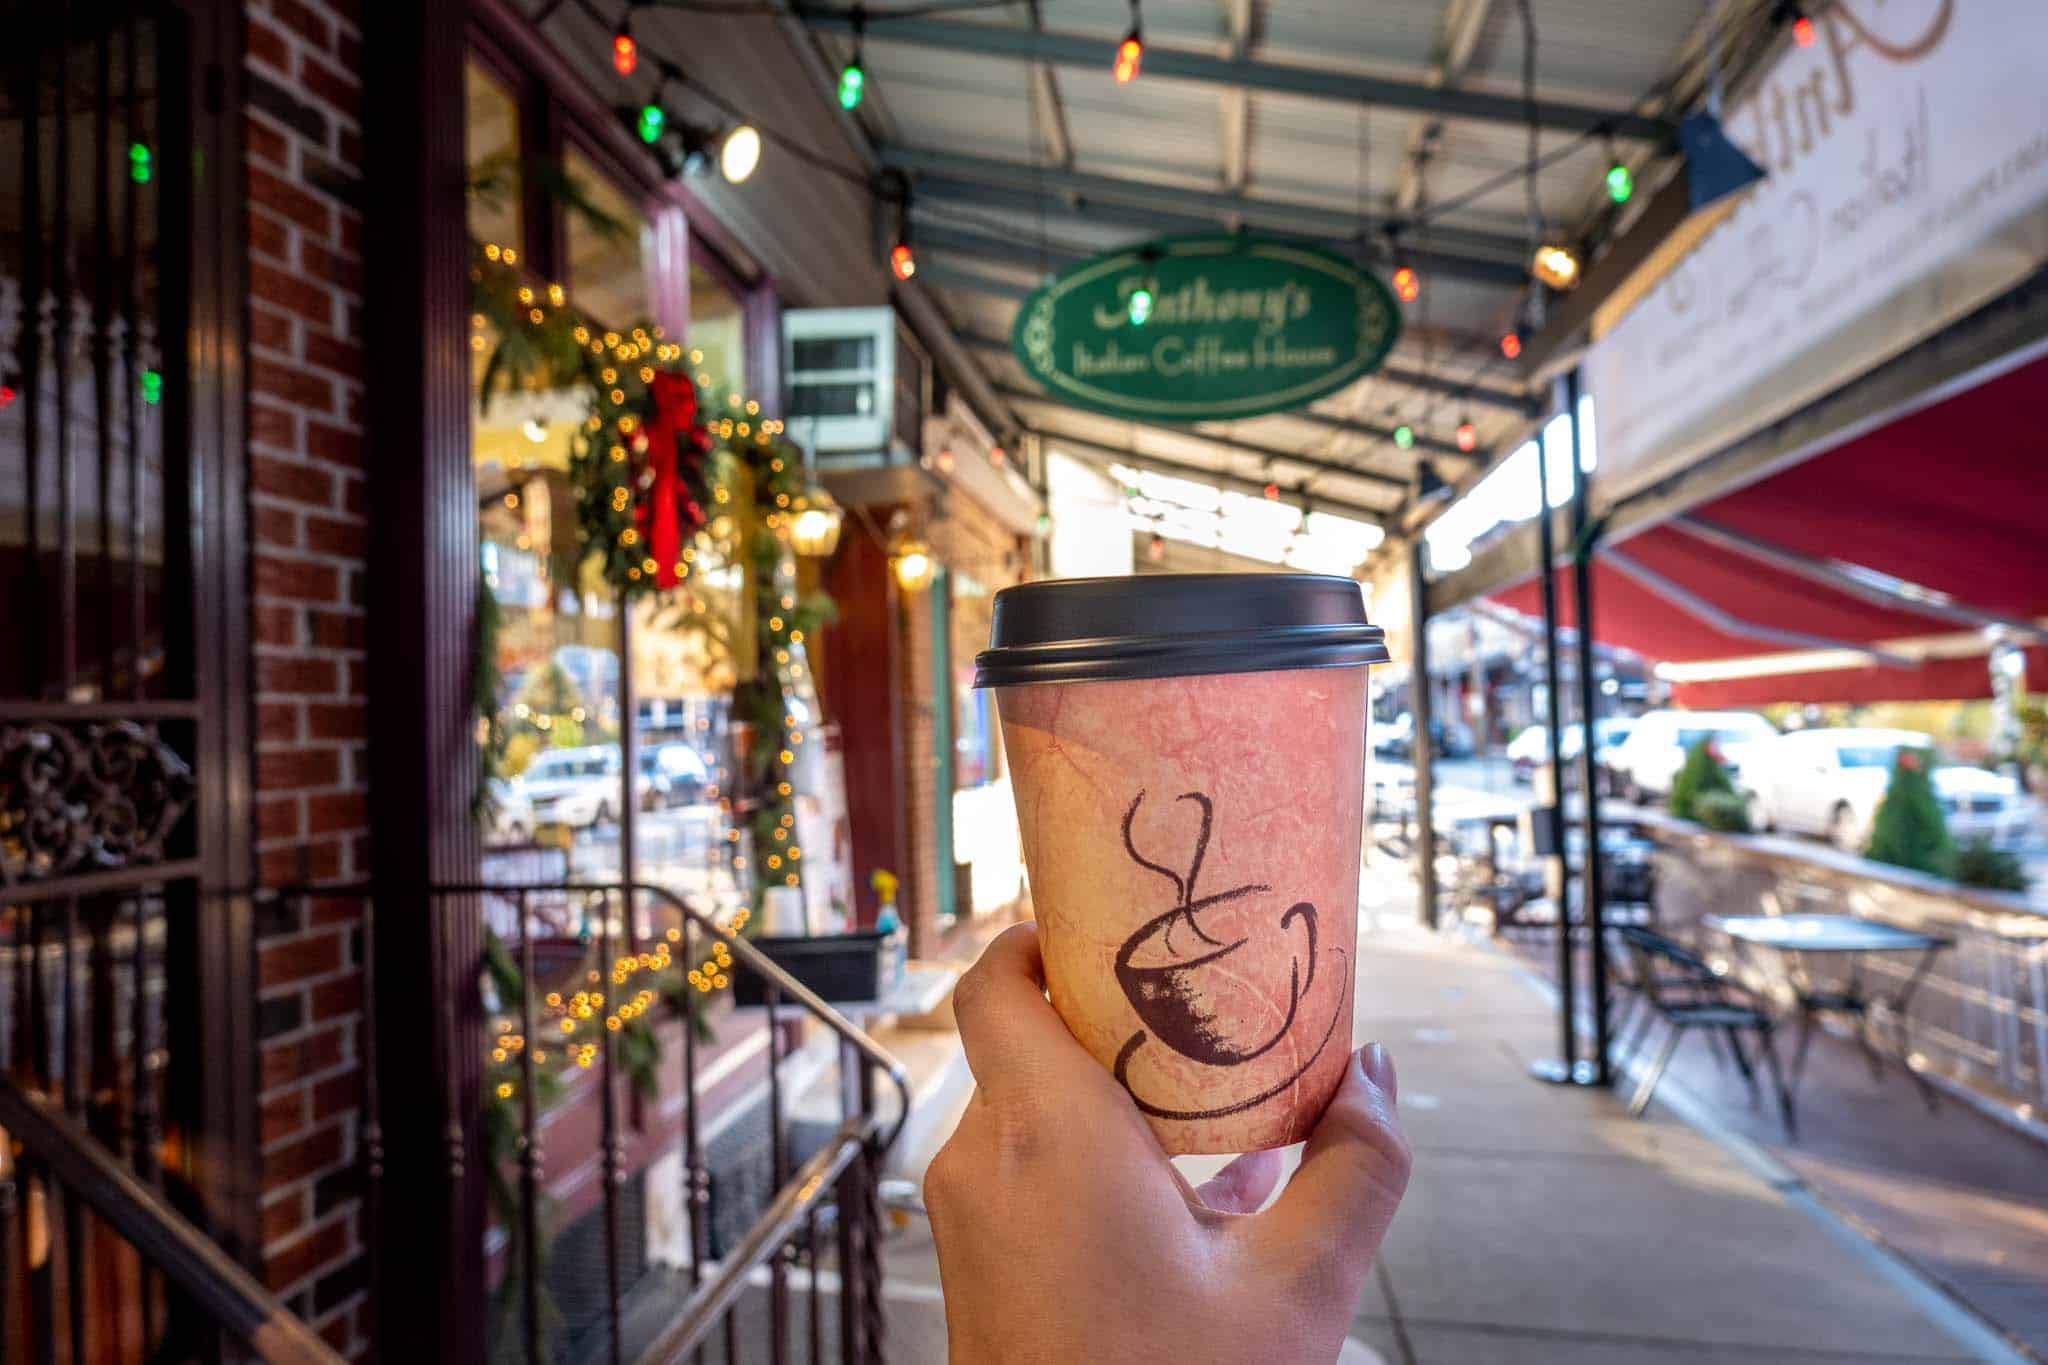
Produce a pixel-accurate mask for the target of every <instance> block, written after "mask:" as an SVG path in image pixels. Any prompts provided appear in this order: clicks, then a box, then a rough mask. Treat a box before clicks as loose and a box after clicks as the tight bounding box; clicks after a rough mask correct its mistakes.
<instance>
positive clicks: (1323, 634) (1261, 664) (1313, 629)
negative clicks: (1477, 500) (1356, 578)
mask: <svg viewBox="0 0 2048 1365" xmlns="http://www.w3.org/2000/svg"><path fill="white" fill-rule="evenodd" d="M1386 661H1387V646H1386V632H1385V631H1382V630H1381V629H1380V628H1379V627H1378V626H1375V625H1371V624H1369V623H1368V622H1367V621H1366V619H1365V599H1364V597H1363V596H1362V595H1361V593H1360V591H1359V587H1358V584H1357V583H1355V582H1353V581H1352V580H1351V579H1348V578H1335V577H1331V576H1329V575H1324V574H1292V573H1188V574H1144V575H1137V576H1133V577H1128V578H1059V579H1051V580H1048V581H1046V582H1042V583H1024V584H1021V585H1019V586H1017V587H1014V588H1004V589H1003V590H1002V591H1001V592H999V593H997V594H996V600H995V624H994V626H993V628H992V629H991V630H990V631H989V647H988V648H987V649H985V650H983V651H982V652H981V653H980V654H978V655H976V656H975V659H974V685H975V686H976V687H1010V686H1014V685H1016V684H1019V683H1045V682H1103V681H1115V680H1118V679H1127V678H1177V677H1187V676H1190V675H1193V674H1198V673H1267V672H1273V671H1276V670H1280V669H1292V668H1340V667H1344V666H1347V665H1351V664H1381V663H1385V662H1386Z"/></svg>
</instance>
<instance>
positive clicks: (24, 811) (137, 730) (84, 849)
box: [0, 720, 194, 886]
mask: <svg viewBox="0 0 2048 1365" xmlns="http://www.w3.org/2000/svg"><path fill="white" fill-rule="evenodd" d="M193 792H194V786H193V780H192V769H191V767H190V765H188V764H187V763H186V762H185V760H184V759H183V758H182V757H180V756H179V754H178V752H177V750H175V749H173V748H172V747H171V746H170V745H169V744H167V743H166V742H165V741H164V739H163V737H162V736H161V735H159V734H158V733H157V728H156V726H155V725H153V724H144V723H138V722H135V721H131V720H111V721H98V720H95V721H69V722H66V721H43V722H35V723H31V724H18V725H15V724H0V885H5V886H18V885H21V884H22V883H24V882H39V881H47V880H49V879H50V878H53V877H65V876H74V875H77V874H79V873H86V872H103V871H110V870H115V869H122V868H131V867H138V866H145V865H147V864H149V863H154V862H160V861H162V860H163V858H164V845H165V841H166V840H168V839H169V838H170V835H171V832H172V831H173V830H175V829H176V828H177V827H178V822H179V821H180V820H182V819H183V818H184V816H185V813H186V811H188V810H190V809H191V806H192V798H193Z"/></svg>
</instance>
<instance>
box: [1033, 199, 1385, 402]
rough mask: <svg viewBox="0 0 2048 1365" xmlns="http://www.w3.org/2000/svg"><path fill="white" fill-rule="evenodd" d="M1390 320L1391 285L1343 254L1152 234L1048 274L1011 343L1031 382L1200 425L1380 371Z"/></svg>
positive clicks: (1271, 242) (1079, 398) (1308, 396)
mask: <svg viewBox="0 0 2048 1365" xmlns="http://www.w3.org/2000/svg"><path fill="white" fill-rule="evenodd" d="M1140 294H1142V297H1141V298H1140V299H1139V301H1138V306H1134V305H1133V296H1134V295H1140ZM1400 329H1401V318H1400V310H1399V308H1398V307H1397V305H1396V304H1395V302H1394V298H1393V295H1392V294H1391V293H1389V292H1388V290H1387V288H1386V286H1385V285H1383V284H1381V283H1380V281H1379V280H1378V279H1377V278H1375V277H1374V276H1372V275H1370V274H1367V273H1366V272H1365V271H1363V270H1361V269H1360V268H1359V267H1358V266H1357V265H1356V264H1354V263H1353V262H1350V261H1347V260H1345V259H1343V258H1342V257H1340V256H1336V255H1333V254H1331V253H1330V252H1327V251H1322V250H1319V249H1317V248H1315V247H1310V246H1303V245H1300V244H1298V243H1294V242H1288V241H1282V240H1276V239H1270V238H1257V237H1240V236H1232V235H1218V236H1203V237H1179V238H1171V239H1168V240H1165V241H1160V242H1153V243H1150V244H1148V245H1146V246H1143V247H1135V248H1131V249H1128V250H1124V251H1119V252H1115V253H1112V254H1110V255H1107V256H1101V257H1097V258H1095V259H1093V260H1089V261H1085V262H1083V263H1081V264H1080V265H1077V266H1075V267H1074V268H1072V269H1070V270H1067V271H1065V272H1063V273H1062V274H1060V275H1057V276H1055V277H1054V278H1053V279H1052V280H1050V281H1049V282H1048V283H1046V284H1045V285H1044V287H1042V288H1040V289H1039V290H1037V291H1036V292H1035V293H1033V294H1032V295H1031V297H1030V298H1028V299H1026V300H1025V302H1024V306H1023V308H1022V309H1020V310H1019V312H1018V314H1017V324H1016V328H1015V330H1014V332H1013V334H1012V337H1011V343H1012V345H1013V347H1014V348H1015V350H1016V353H1017V358H1018V359H1019V360H1020V361H1021V362H1022V363H1023V365H1024V368H1025V369H1026V370H1028V371H1029V372H1030V373H1031V375H1032V377H1033V378H1035V379H1037V380H1038V382H1039V383H1041V384H1043V385H1044V386H1045V387H1046V389H1047V391H1048V392H1050V393H1051V394H1053V395H1054V396H1056V397H1058V398H1061V399H1063V400H1065V401H1067V402H1070V403H1072V404H1074V405H1075V406H1077V407H1084V408H1090V409H1093V410H1094V411H1097V412H1105V413H1110V414H1113V415H1115V416H1119V417H1133V418H1141V419H1152V420H1164V421H1177V422H1198V421H1209V420H1215V419H1219V418H1229V417H1251V416H1256V415H1258V414H1259V413H1266V412H1278V411H1282V410H1284V409H1287V408H1294V407H1300V406H1302V405H1304V404H1306V403H1309V402H1311V401H1313V400H1314V399H1316V398H1319V397H1321V396H1323V395H1324V394H1327V393H1332V392H1335V391H1336V390H1338V389H1340V388H1342V387H1344V386H1345V385H1346V384H1348V383H1350V382H1351V381H1352V380H1354V379H1356V378H1358V377H1359V376H1360V375H1363V374H1368V373H1370V372H1371V371H1373V370H1374V369H1377V368H1378V367H1379V365H1380V363H1381V362H1382V361H1383V360H1384V359H1385V358H1386V355H1387V352H1388V351H1389V350H1391V349H1392V348H1393V345H1394V339H1395V337H1396V336H1397V335H1398V334H1399V332H1400Z"/></svg>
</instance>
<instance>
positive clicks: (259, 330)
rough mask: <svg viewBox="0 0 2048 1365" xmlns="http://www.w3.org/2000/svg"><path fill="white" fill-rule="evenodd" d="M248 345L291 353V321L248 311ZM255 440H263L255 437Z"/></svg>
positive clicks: (263, 310)
mask: <svg viewBox="0 0 2048 1365" xmlns="http://www.w3.org/2000/svg"><path fill="white" fill-rule="evenodd" d="M249 344H250V345H252V346H261V347H262V348H263V349H264V350H266V351H277V352H280V353H281V354H284V355H290V354H291V353H292V320H291V319H290V318H288V317H286V316H285V315H284V314H283V313H273V312H271V311H270V310H269V309H267V308H251V309H250V310H249ZM255 439H257V440H262V439H264V438H263V437H256V438H255Z"/></svg>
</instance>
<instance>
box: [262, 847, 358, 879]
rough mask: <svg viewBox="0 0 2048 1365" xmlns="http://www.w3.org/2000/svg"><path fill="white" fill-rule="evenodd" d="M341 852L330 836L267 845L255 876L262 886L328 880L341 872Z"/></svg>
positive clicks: (340, 848)
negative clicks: (312, 840) (328, 837)
mask: <svg viewBox="0 0 2048 1365" xmlns="http://www.w3.org/2000/svg"><path fill="white" fill-rule="evenodd" d="M341 855H342V846H341V844H339V843H338V842H335V841H333V840H328V841H324V842H319V843H294V844H285V845H282V846H279V847H276V848H266V849H264V850H263V852H262V856H261V857H260V858H259V859H258V860H257V876H258V877H259V878H260V879H261V882H262V884H263V885H264V886H293V885H296V884H299V883H302V882H314V881H328V880H332V879H333V878H336V877H339V876H340V875H341V864H342V858H341Z"/></svg>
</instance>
